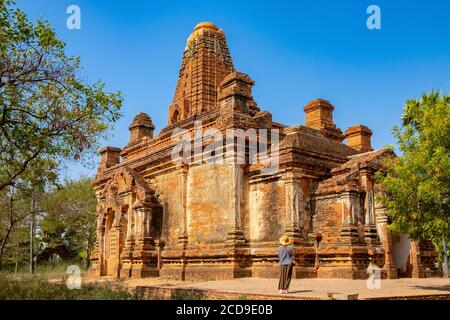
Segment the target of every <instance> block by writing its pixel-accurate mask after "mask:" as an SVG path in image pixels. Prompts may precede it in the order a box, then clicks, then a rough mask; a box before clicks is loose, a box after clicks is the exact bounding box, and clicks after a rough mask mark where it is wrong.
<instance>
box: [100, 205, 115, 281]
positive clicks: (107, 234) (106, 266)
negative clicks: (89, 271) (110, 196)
mask: <svg viewBox="0 0 450 320" xmlns="http://www.w3.org/2000/svg"><path fill="white" fill-rule="evenodd" d="M113 222H114V211H112V210H111V209H109V210H108V212H107V214H106V217H105V219H104V232H103V263H102V264H103V265H102V275H105V276H106V275H107V276H113V275H114V271H113V261H112V254H111V253H112V242H111V230H112V226H113Z"/></svg>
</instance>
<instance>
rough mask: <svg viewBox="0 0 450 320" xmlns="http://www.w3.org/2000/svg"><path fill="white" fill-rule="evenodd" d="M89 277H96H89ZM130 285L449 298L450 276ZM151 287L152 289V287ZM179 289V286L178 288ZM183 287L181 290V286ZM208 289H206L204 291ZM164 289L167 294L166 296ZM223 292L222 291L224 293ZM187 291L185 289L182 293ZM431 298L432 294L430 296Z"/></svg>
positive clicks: (218, 293) (248, 293)
mask: <svg viewBox="0 0 450 320" xmlns="http://www.w3.org/2000/svg"><path fill="white" fill-rule="evenodd" d="M88 281H97V280H94V279H90V280H88ZM125 284H126V286H129V287H133V288H135V287H147V288H155V287H157V288H158V291H159V292H161V294H163V292H164V291H167V292H168V291H172V292H173V291H174V289H175V290H177V289H186V292H192V290H191V289H194V291H196V292H203V297H205V298H214V297H217V298H233V296H234V298H252V297H253V298H262V299H265V298H268V299H278V298H293V299H299V298H304V299H328V293H334V294H338V295H336V297H338V299H339V297H341V296H342V294H343V295H344V296H345V295H347V294H355V293H357V294H358V299H374V298H394V297H396V298H397V299H403V298H404V297H413V296H416V297H417V296H434V298H438V297H437V296H440V297H439V298H440V299H443V296H444V295H445V296H447V299H450V279H442V278H427V279H412V278H404V279H395V280H381V287H380V289H369V288H368V287H367V282H366V280H348V279H293V280H292V282H291V286H290V293H289V294H288V295H279V294H278V290H277V286H278V279H265V278H241V279H234V280H223V281H204V282H182V281H173V280H165V279H161V278H156V279H155V278H146V279H131V280H127V281H126V282H125ZM152 290H153V289H152ZM177 291H178V292H180V290H177ZM182 291H183V290H182ZM205 291H207V293H205ZM167 292H166V297H167ZM224 293H225V294H224ZM185 294H186V293H185ZM430 298H431V297H430Z"/></svg>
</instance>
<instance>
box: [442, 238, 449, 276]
mask: <svg viewBox="0 0 450 320" xmlns="http://www.w3.org/2000/svg"><path fill="white" fill-rule="evenodd" d="M442 251H443V253H444V262H443V263H442V271H443V272H442V274H443V276H444V278H448V257H447V243H446V241H445V237H444V236H442Z"/></svg>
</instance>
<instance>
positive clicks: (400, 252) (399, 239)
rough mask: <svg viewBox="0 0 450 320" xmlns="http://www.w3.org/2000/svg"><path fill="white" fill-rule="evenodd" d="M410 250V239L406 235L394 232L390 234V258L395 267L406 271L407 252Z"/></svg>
mask: <svg viewBox="0 0 450 320" xmlns="http://www.w3.org/2000/svg"><path fill="white" fill-rule="evenodd" d="M410 250H411V240H409V238H408V236H407V235H404V234H394V235H393V236H392V258H393V260H394V264H395V266H396V267H397V269H400V270H401V271H402V272H404V271H406V263H407V262H408V257H409V252H410Z"/></svg>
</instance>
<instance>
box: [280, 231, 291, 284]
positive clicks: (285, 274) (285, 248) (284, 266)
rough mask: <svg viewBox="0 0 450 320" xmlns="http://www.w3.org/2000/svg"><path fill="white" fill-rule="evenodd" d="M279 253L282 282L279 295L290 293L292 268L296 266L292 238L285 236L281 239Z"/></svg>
mask: <svg viewBox="0 0 450 320" xmlns="http://www.w3.org/2000/svg"><path fill="white" fill-rule="evenodd" d="M280 244H281V246H280V247H279V253H278V257H279V259H280V282H279V283H278V290H279V291H278V292H279V293H288V289H289V284H290V283H291V278H292V267H293V266H294V250H293V248H292V238H290V237H288V236H287V235H284V236H282V237H281V238H280Z"/></svg>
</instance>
